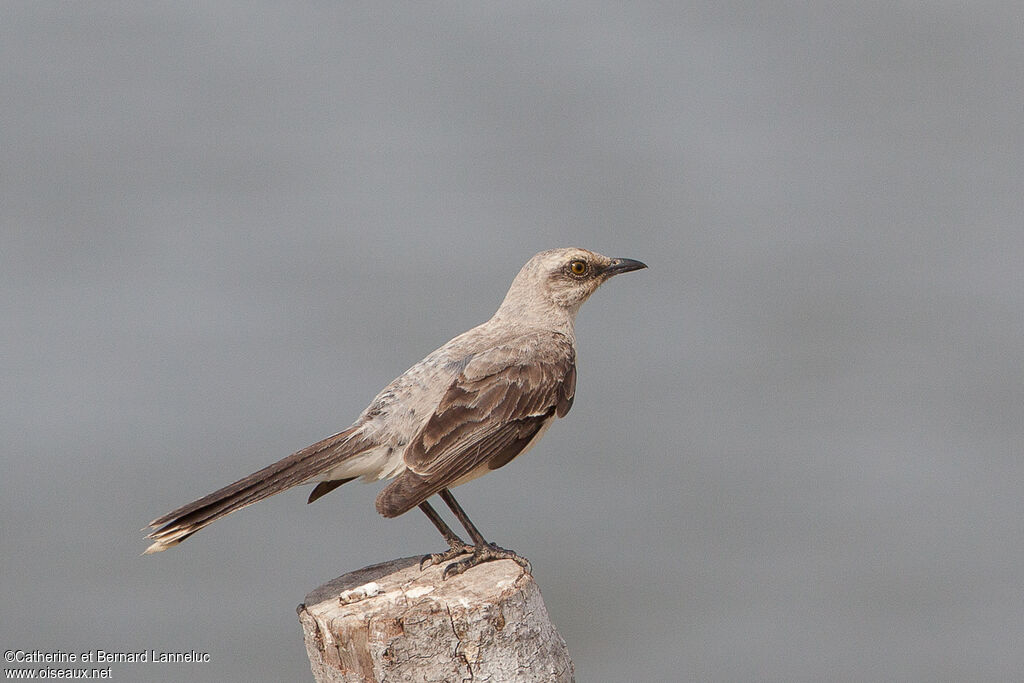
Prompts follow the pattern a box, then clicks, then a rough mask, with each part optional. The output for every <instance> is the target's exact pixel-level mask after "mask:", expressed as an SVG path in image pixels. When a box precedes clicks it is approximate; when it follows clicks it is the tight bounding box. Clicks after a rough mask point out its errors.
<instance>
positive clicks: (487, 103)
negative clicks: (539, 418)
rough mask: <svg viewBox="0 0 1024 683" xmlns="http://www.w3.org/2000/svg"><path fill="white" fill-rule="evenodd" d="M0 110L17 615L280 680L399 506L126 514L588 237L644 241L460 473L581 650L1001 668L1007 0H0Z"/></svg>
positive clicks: (1014, 245) (890, 666)
mask: <svg viewBox="0 0 1024 683" xmlns="http://www.w3.org/2000/svg"><path fill="white" fill-rule="evenodd" d="M0 136H2V138H0V145H2V146H0V192H2V196H0V221H2V230H3V233H2V245H0V250H2V255H0V259H2V261H0V283H2V292H3V296H2V298H0V306H2V309H0V319H2V324H0V363H2V367H0V373H2V374H0V381H2V389H3V394H2V396H3V400H2V403H0V422H2V425H0V428H2V443H3V473H2V475H0V481H2V484H0V486H2V491H0V494H2V495H0V513H2V518H0V534H2V536H0V544H2V547H0V572H2V594H0V600H2V601H0V615H2V618H0V622H2V623H0V646H2V649H4V650H7V649H23V650H35V649H40V650H56V649H61V650H65V651H75V650H83V649H104V650H108V651H122V652H123V651H131V650H141V649H145V648H153V649H156V650H162V651H180V650H186V651H187V650H191V649H194V650H197V651H201V652H202V651H206V652H209V653H210V655H211V662H210V663H208V664H173V665H164V666H154V665H149V666H132V665H124V664H121V665H113V677H114V679H115V680H122V681H126V680H133V681H161V680H184V679H190V680H201V681H224V680H237V681H247V680H281V681H283V680H304V679H306V677H307V676H308V675H309V672H308V663H307V661H306V655H305V652H304V650H303V646H302V641H301V633H300V628H299V625H298V623H297V620H296V616H295V611H294V610H295V606H296V605H297V604H298V603H299V602H300V601H301V600H302V598H303V596H304V595H305V593H306V592H307V591H308V590H310V589H312V588H314V587H316V586H317V585H319V584H320V583H323V582H325V581H327V580H329V579H332V578H334V577H335V576H338V575H340V574H342V573H344V572H346V571H349V570H352V569H357V568H359V567H362V566H364V565H367V564H371V563H375V562H379V561H383V560H387V559H390V558H395V557H402V556H407V555H415V554H421V553H427V552H431V551H437V550H439V549H441V547H442V545H443V544H442V543H441V539H440V537H439V536H438V534H437V533H436V531H435V530H434V529H433V528H432V527H431V526H430V524H429V522H428V521H427V520H426V519H425V518H424V517H423V516H422V515H420V514H418V513H417V514H410V515H406V516H403V517H400V518H398V519H396V520H385V519H383V518H381V517H379V516H377V514H376V513H375V512H374V508H373V498H374V496H375V495H376V493H377V491H378V489H379V487H377V486H364V485H358V484H353V485H349V486H346V487H344V488H343V489H341V490H339V491H337V492H336V493H334V494H332V495H330V496H329V497H327V498H325V499H323V500H322V501H320V502H318V503H317V504H316V505H312V506H306V505H305V495H306V492H305V491H302V490H296V491H290V492H287V493H285V494H282V495H280V496H277V497H276V498H273V499H271V500H269V501H265V502H264V503H261V504H260V505H258V506H255V507H253V508H249V509H247V510H245V511H243V512H241V513H239V514H236V515H232V516H231V517H229V518H227V519H225V520H222V521H221V522H219V523H217V524H216V525H214V526H213V527H211V528H209V529H207V530H205V531H203V532H202V533H201V534H198V535H197V536H195V537H194V538H192V539H190V540H189V541H188V542H186V543H185V544H183V545H182V546H180V547H178V548H175V549H173V550H171V551H169V552H166V553H163V554H160V555H157V556H152V557H148V556H147V557H139V553H140V552H141V551H142V550H143V549H144V548H145V545H146V543H145V542H144V541H143V539H142V534H141V533H140V532H139V531H138V529H139V528H140V527H141V526H142V525H143V524H145V523H146V522H148V521H149V520H150V519H152V518H153V517H155V516H156V515H158V514H161V513H163V512H166V511H168V510H169V509H171V508H173V507H176V506H178V505H180V504H182V503H185V502H188V501H190V500H192V499H193V498H196V497H198V496H200V495H202V494H205V493H207V492H209V491H211V490H213V489H215V488H217V487H219V486H221V485H223V484H226V483H228V482H230V481H233V480H234V479H236V478H238V477H240V476H242V475H245V474H247V473H249V472H251V471H253V470H255V469H257V468H259V467H262V466H263V465H266V464H268V463H270V462H272V461H274V460H277V459H279V458H280V457H283V456H285V455H287V454H288V453H290V452H292V451H294V450H296V449H298V448H301V447H303V446H305V445H307V444H308V443H311V442H313V441H315V440H318V439H320V438H322V437H324V436H327V435H329V434H332V433H334V432H336V431H338V430H339V429H341V428H343V427H345V426H347V425H348V424H349V423H350V421H351V420H352V419H353V418H354V417H355V416H356V415H357V414H358V413H359V411H360V410H361V409H362V408H363V407H364V406H365V405H366V404H367V402H368V401H369V400H370V398H372V397H373V395H374V394H375V393H376V392H377V391H378V390H379V389H380V388H381V387H382V386H383V385H384V384H385V383H386V382H388V381H389V380H390V379H392V378H393V377H394V376H396V375H397V374H399V373H400V372H402V371H403V370H404V369H405V368H406V367H408V366H409V365H411V364H412V363H414V362H415V361H417V360H419V359H420V358H421V357H422V356H423V355H425V354H426V353H427V352H429V351H431V350H432V349H433V348H435V347H436V346H438V345H439V344H441V343H442V342H444V341H446V340H447V339H448V338H449V337H451V336H453V335H454V334H456V333H458V332H461V331H463V330H464V329H467V328H468V327H470V326H472V325H475V324H476V323H478V322H481V321H483V320H484V319H486V318H487V317H489V316H490V314H491V313H492V311H493V310H494V308H495V307H496V306H497V304H498V303H499V301H500V300H501V298H502V296H503V295H504V292H505V289H506V287H507V285H508V283H509V282H510V280H511V278H512V277H513V276H514V275H515V273H516V271H517V270H518V268H519V267H520V265H521V264H522V263H523V262H525V261H526V259H527V258H528V257H529V256H530V255H532V254H533V253H534V252H536V251H539V250H541V249H546V248H550V247H555V246H567V245H578V246H583V247H587V248H590V249H594V250H597V251H601V252H603V253H605V254H609V255H612V256H626V257H631V258H637V259H641V260H644V261H646V262H647V263H648V264H649V265H650V269H649V270H646V271H643V272H642V273H637V274H632V275H630V276H629V277H624V278H622V279H618V280H616V281H614V282H612V283H611V284H610V285H608V286H606V287H605V288H603V289H602V290H601V291H600V292H598V293H597V295H595V296H594V298H593V299H592V300H591V301H590V302H589V303H588V304H587V306H586V307H584V310H583V311H582V313H581V316H580V319H579V325H578V336H579V372H580V379H579V391H578V397H577V401H576V405H575V407H574V409H573V411H572V413H571V414H570V415H569V416H568V418H567V419H566V420H564V421H561V422H560V423H559V424H558V425H556V427H555V428H554V429H552V430H551V432H550V433H549V434H548V436H547V437H546V438H545V439H544V441H543V443H542V444H541V446H539V447H538V448H537V449H535V450H534V451H532V452H531V453H530V454H529V455H528V456H526V457H525V458H524V459H522V460H517V461H516V462H515V463H514V464H513V465H512V466H510V467H508V468H505V469H503V470H501V471H500V472H498V473H495V474H494V475H491V476H489V477H486V478H484V479H482V480H479V481H477V482H474V483H473V484H470V485H468V486H466V487H464V488H462V489H460V491H459V498H460V500H461V501H462V502H463V504H464V505H465V506H466V508H467V509H468V510H469V512H470V513H471V515H472V516H473V519H474V520H475V521H476V522H477V523H478V524H479V525H480V527H481V529H482V530H483V531H484V532H485V534H486V535H487V536H488V537H489V538H491V539H493V540H495V541H497V542H499V543H501V544H503V545H506V546H508V547H512V548H516V549H518V550H520V551H521V552H522V553H524V554H525V555H527V556H528V557H529V558H530V559H531V560H532V561H533V566H534V568H535V575H536V577H537V580H538V581H539V583H540V586H541V588H542V590H543V592H544V596H545V599H546V602H547V605H548V608H549V610H550V612H551V616H552V618H553V620H554V622H555V623H556V624H557V625H558V627H559V629H560V630H561V632H562V633H563V635H564V636H565V638H566V640H567V641H568V644H569V647H570V652H571V653H572V655H573V658H574V660H575V663H576V667H577V672H578V678H579V680H580V681H612V682H614V681H626V680H631V681H672V680H715V681H735V680H778V681H820V680H850V681H866V680H896V679H899V680H917V681H931V680H973V681H981V680H1007V679H1012V678H1018V677H1019V676H1020V675H1021V672H1022V671H1024V648H1022V646H1021V644H1022V642H1024V589H1022V587H1024V524H1022V522H1021V520H1022V517H1024V503H1022V500H1024V463H1022V457H1021V456H1022V452H1021V451H1022V449H1021V443H1022V437H1024V358H1022V356H1024V354H1022V350H1024V282H1022V275H1021V271H1022V266H1024V229H1022V220H1021V216H1022V213H1024V212H1022V209H1024V205H1022V203H1024V201H1022V196H1024V182H1022V177H1024V173H1022V168H1024V164H1022V155H1024V151H1022V150H1024V20H1022V10H1021V6H1020V4H1019V3H1017V2H1002V3H999V2H994V3H964V4H963V6H961V4H960V3H939V2H931V3H906V2H878V3H876V2H866V3H864V2H859V3H847V4H845V5H837V6H831V7H826V6H825V5H823V4H815V3H811V4H807V3H786V4H779V3H775V4H766V3H717V2H716V3H707V4H692V3H659V4H629V5H625V4H619V3H589V2H587V3H584V2H564V3H550V4H535V3H504V4H478V3H460V4H435V3H429V4H428V3H409V4H379V3H360V4H355V3H309V4H304V5H294V6H292V5H284V4H282V3H225V2H216V3H200V4H195V3H64V4H56V3H53V4H50V3H35V2H25V3H5V4H4V5H3V8H2V9H0Z"/></svg>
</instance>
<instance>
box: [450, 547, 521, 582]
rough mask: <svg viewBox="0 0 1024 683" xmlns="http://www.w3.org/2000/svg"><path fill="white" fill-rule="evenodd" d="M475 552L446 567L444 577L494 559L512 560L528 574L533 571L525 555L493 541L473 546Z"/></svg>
mask: <svg viewBox="0 0 1024 683" xmlns="http://www.w3.org/2000/svg"><path fill="white" fill-rule="evenodd" d="M471 550H472V552H473V554H472V555H471V556H469V557H467V558H466V559H464V560H459V561H458V562H452V563H451V564H449V565H448V566H447V567H445V568H444V574H442V577H441V578H442V579H446V580H447V579H450V578H451V577H453V576H456V575H458V574H461V573H463V572H465V571H467V570H469V569H472V568H473V567H475V566H477V565H478V564H483V563H484V562H492V561H494V560H512V561H513V562H515V563H516V564H518V565H519V566H520V567H522V568H523V569H524V570H526V573H527V574H531V575H532V573H533V568H532V567H531V566H530V561H529V560H528V559H526V558H525V557H520V556H519V555H517V554H516V553H515V552H514V551H512V550H506V549H505V548H499V547H498V546H496V545H494V544H493V543H488V544H487V545H484V546H476V547H471Z"/></svg>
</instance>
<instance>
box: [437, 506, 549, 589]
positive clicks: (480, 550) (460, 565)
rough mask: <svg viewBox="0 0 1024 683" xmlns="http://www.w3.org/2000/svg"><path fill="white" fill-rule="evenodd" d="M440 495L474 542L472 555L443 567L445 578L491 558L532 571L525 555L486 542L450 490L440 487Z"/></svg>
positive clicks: (528, 571)
mask: <svg viewBox="0 0 1024 683" xmlns="http://www.w3.org/2000/svg"><path fill="white" fill-rule="evenodd" d="M440 495H441V500H443V501H444V502H445V505H447V506H448V507H449V508H450V509H451V511H452V514H454V515H455V517H456V519H458V520H459V523H460V524H462V526H464V527H465V528H466V533H468V534H469V537H470V538H471V539H473V544H474V545H473V548H472V552H473V555H472V556H471V557H467V558H466V559H464V560H459V561H458V562H452V563H451V564H450V565H448V566H447V567H445V568H444V578H446V579H447V578H449V577H452V576H455V575H456V574H461V573H462V572H464V571H466V570H467V569H472V568H473V567H475V566H477V565H478V564H482V563H484V562H491V561H493V560H512V561H513V562H515V563H516V564H518V565H519V566H520V567H522V568H523V569H525V570H526V573H527V574H530V573H532V571H533V570H532V567H530V561H529V560H527V559H526V558H525V557H520V556H519V555H517V554H516V553H515V552H514V551H512V550H506V549H505V548H499V547H498V546H496V545H494V544H493V543H488V542H487V541H486V540H485V539H484V537H483V534H481V533H480V531H479V530H478V529H477V528H476V525H475V524H473V522H472V521H470V519H469V515H467V514H466V511H465V510H463V509H462V506H461V505H459V503H458V501H456V500H455V496H453V495H452V492H451V491H449V490H448V489H441V492H440ZM434 514H437V513H436V512H435V513H434ZM435 524H436V523H435ZM442 524H443V522H442ZM439 528H440V527H439ZM442 533H444V532H442ZM453 557H454V556H453Z"/></svg>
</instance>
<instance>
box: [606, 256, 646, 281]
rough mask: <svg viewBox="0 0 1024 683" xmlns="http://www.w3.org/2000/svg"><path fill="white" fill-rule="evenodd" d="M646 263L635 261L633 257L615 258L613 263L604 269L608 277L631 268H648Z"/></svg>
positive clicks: (628, 270)
mask: <svg viewBox="0 0 1024 683" xmlns="http://www.w3.org/2000/svg"><path fill="white" fill-rule="evenodd" d="M646 267H647V264H646V263H641V262H640V261H634V260H633V259H631V258H613V259H612V262H611V264H610V265H609V266H608V267H607V268H605V269H604V274H605V275H606V276H608V277H611V276H612V275H618V274H619V273H628V272H630V271H631V270H640V269H641V268H646Z"/></svg>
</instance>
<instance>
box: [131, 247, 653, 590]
mask: <svg viewBox="0 0 1024 683" xmlns="http://www.w3.org/2000/svg"><path fill="white" fill-rule="evenodd" d="M640 268H646V266H645V265H644V264H643V263H641V262H639V261H634V260H632V259H625V258H608V257H607V256H602V255H601V254H597V253H594V252H592V251H587V250H585V249H576V248H568V249H551V250H549V251H542V252H541V253H539V254H537V255H536V256H534V257H533V258H531V259H530V260H529V261H528V262H527V263H526V265H525V266H523V268H522V270H520V271H519V274H518V275H516V278H515V280H513V281H512V286H511V287H510V288H509V290H508V294H506V295H505V300H504V301H502V303H501V306H499V307H498V310H497V312H495V314H494V316H493V317H492V318H491V319H490V320H488V321H487V322H485V323H483V324H482V325H478V326H476V327H474V328H473V329H471V330H469V331H468V332H464V333H463V334H460V335H459V336H457V337H455V338H454V339H452V340H451V341H449V342H448V343H447V344H445V345H444V346H442V347H441V348H439V349H437V350H436V351H434V352H433V353H431V354H430V355H429V356H427V357H426V358H424V359H423V360H421V361H420V362H419V363H417V364H416V365H414V366H412V367H411V368H409V369H408V370H407V371H406V372H405V373H404V374H402V375H401V376H400V377H398V378H397V379H395V380H394V381H393V382H391V384H389V385H387V386H386V387H384V390H383V391H381V392H380V393H379V394H377V397H376V398H375V399H373V402H372V403H371V404H370V405H369V407H368V408H367V409H366V410H364V411H363V413H362V415H360V416H359V418H358V419H357V420H356V421H355V422H354V423H353V424H352V426H351V427H349V428H348V429H346V430H345V431H343V432H339V433H337V434H335V435H334V436H330V437H327V438H326V439H324V440H323V441H320V442H318V443H315V444H313V445H312V446H308V447H306V448H303V449H302V450H301V451H298V452H297V453H293V454H292V455H289V456H288V457H287V458H284V459H283V460H280V461H278V462H276V463H274V464H273V465H269V466H268V467H264V468H263V469H262V470H260V471H259V472H254V473H252V474H250V475H249V476H248V477H245V478H244V479H240V480H239V481H236V482H235V483H233V484H228V485H227V486H225V487H224V488H222V489H220V490H218V491H214V492H213V493H211V494H210V495H208V496H205V497H203V498H200V499H199V500H197V501H194V502H192V503H189V504H188V505H184V506H182V507H180V508H178V509H177V510H174V511H173V512H169V513H167V514H166V515H164V516H163V517H158V518H157V519H154V520H153V521H152V522H150V523H149V527H152V528H154V529H155V530H154V531H152V532H151V533H150V534H149V535H148V537H147V538H150V539H152V540H153V543H152V545H150V546H149V547H148V548H147V549H146V551H145V552H146V553H156V552H160V551H161V550H166V549H167V548H170V547H171V546H173V545H177V544H178V543H181V542H182V541H183V540H185V539H186V538H188V537H189V536H191V535H192V534H194V533H195V532H197V531H199V530H200V529H202V528H203V527H205V526H206V525H207V524H210V523H211V522H213V521H214V520H216V519H219V518H221V517H223V516H224V515H227V514H229V513H231V512H234V511H235V510H239V509H241V508H243V507H246V506H247V505H252V504H253V503H255V502H257V501H259V500H262V499H264V498H267V497H268V496H272V495H273V494H275V493H278V492H280V491H283V490H285V489H288V488H291V487H293V486H297V485H298V484H303V483H307V482H319V483H317V485H316V487H315V488H314V489H313V491H312V492H311V493H310V494H309V500H308V501H307V502H309V503H312V502H313V501H314V500H316V499H318V498H320V497H321V496H323V495H324V494H326V493H329V492H331V491H333V490H334V489H336V488H338V487H339V486H341V485H342V484H344V483H346V482H349V481H352V480H353V479H356V478H358V477H362V478H363V480H364V481H379V480H381V479H392V481H391V483H389V484H388V485H387V486H385V487H384V490H382V491H381V492H380V494H379V495H378V496H377V511H378V512H380V514H382V515H384V516H385V517H397V516H398V515H400V514H402V513H404V512H407V511H409V510H411V509H412V508H414V507H417V506H418V507H419V508H420V509H421V510H423V512H424V513H426V515H427V517H428V518H429V519H430V521H431V522H433V524H434V526H436V527H437V529H438V531H440V532H441V534H442V535H443V536H444V539H445V541H447V542H448V546H449V549H448V550H447V551H446V552H443V553H437V554H434V555H428V556H426V557H424V558H423V561H422V562H421V567H422V566H426V565H429V564H440V563H442V562H447V561H448V560H451V559H454V558H456V557H459V556H460V555H463V554H469V557H468V558H464V559H461V560H459V561H456V562H452V563H450V564H449V565H448V566H447V567H445V570H444V577H445V578H448V577H449V576H452V575H454V574H459V573H462V572H464V571H466V570H467V569H469V568H470V567H473V566H475V565H477V564H480V563H481V562H487V561H490V560H497V559H511V560H514V561H516V562H517V563H519V564H520V565H521V566H523V567H524V568H525V569H526V570H527V571H529V569H530V565H529V562H527V561H526V560H525V559H524V558H522V557H519V556H518V555H516V554H515V553H514V552H512V551H510V550H505V549H504V548H500V547H498V546H496V545H494V544H491V543H488V542H487V541H486V540H484V537H483V535H481V533H480V532H479V531H478V530H477V528H476V526H474V525H473V523H472V522H471V521H470V520H469V517H467V516H466V513H465V512H464V511H463V509H462V507H461V506H459V504H458V503H457V502H456V501H455V498H454V497H453V496H452V494H451V492H450V491H449V489H450V488H451V487H453V486H458V485H459V484H464V483H466V482H467V481H470V480H472V479H475V478H477V477H479V476H481V475H483V474H486V473H487V472H489V471H491V470H495V469H498V468H499V467H501V466H502V465H505V464H506V463H508V462H509V461H510V460H512V459H513V458H514V457H516V456H517V455H519V454H520V453H525V452H526V451H528V450H529V449H530V447H531V446H533V445H534V444H535V443H536V442H537V440H538V439H540V437H541V436H542V435H543V434H544V431H545V430H546V429H547V428H548V427H549V426H550V425H551V422H552V421H553V420H554V419H555V418H556V417H564V416H565V414H566V413H568V412H569V408H570V407H572V401H573V396H574V394H575V391H576V362H575V361H576V337H575V334H574V332H573V325H574V323H575V321H576V313H577V312H578V311H579V309H580V306H581V305H582V304H583V302H584V301H586V300H587V298H588V297H589V296H590V295H591V294H593V293H594V290H596V289H597V288H598V287H599V286H600V285H601V284H602V283H603V282H604V281H606V280H607V279H608V278H610V277H612V276H613V275H618V274H619V273H628V272H629V271H631V270H638V269H640ZM434 494H440V496H441V500H443V501H444V502H445V504H446V505H448V507H449V508H451V511H452V513H453V514H454V515H455V517H456V518H457V519H458V520H459V522H460V523H461V524H462V525H463V526H464V527H465V529H466V532H467V533H468V534H469V536H470V539H471V540H472V541H473V543H472V545H470V544H467V543H465V542H463V541H462V539H460V538H459V537H458V536H457V535H456V534H455V532H453V531H452V530H451V529H450V528H449V527H448V525H447V524H446V523H445V522H444V520H442V519H441V517H440V516H439V515H438V514H437V512H436V511H435V510H434V508H433V507H431V505H430V503H428V502H427V499H428V498H430V497H431V496H433V495H434Z"/></svg>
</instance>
